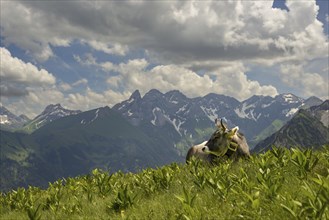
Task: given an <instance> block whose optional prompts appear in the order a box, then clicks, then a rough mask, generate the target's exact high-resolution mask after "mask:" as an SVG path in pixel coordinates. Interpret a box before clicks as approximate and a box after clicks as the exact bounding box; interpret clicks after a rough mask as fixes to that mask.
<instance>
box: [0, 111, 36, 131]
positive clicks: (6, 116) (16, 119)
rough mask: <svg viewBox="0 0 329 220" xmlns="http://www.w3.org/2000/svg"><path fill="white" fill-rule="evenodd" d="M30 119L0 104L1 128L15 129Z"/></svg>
mask: <svg viewBox="0 0 329 220" xmlns="http://www.w3.org/2000/svg"><path fill="white" fill-rule="evenodd" d="M29 120H30V119H29V118H28V117H27V116H26V115H20V116H16V115H15V114H13V113H11V112H10V111H9V110H8V109H6V108H5V107H4V106H0V126H1V129H2V130H9V131H11V130H15V129H18V128H21V127H22V126H23V125H24V124H25V123H26V122H28V121H29Z"/></svg>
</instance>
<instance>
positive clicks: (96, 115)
mask: <svg viewBox="0 0 329 220" xmlns="http://www.w3.org/2000/svg"><path fill="white" fill-rule="evenodd" d="M98 113H99V109H97V110H96V112H95V117H94V118H93V119H91V121H90V122H89V124H90V123H91V122H93V121H95V120H96V119H97V118H98Z"/></svg>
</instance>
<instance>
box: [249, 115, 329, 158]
mask: <svg viewBox="0 0 329 220" xmlns="http://www.w3.org/2000/svg"><path fill="white" fill-rule="evenodd" d="M325 144H329V129H328V127H326V126H324V125H323V123H322V122H321V121H320V120H319V119H317V118H316V117H315V116H313V115H312V113H311V112H309V111H307V110H304V109H300V110H299V111H298V113H297V114H296V115H295V116H294V117H293V118H292V119H291V120H290V121H289V122H287V124H285V125H284V126H283V127H282V128H281V129H280V130H278V131H277V132H275V133H274V134H272V135H271V136H269V137H268V138H266V139H265V140H263V141H261V142H260V143H259V144H257V145H256V147H255V148H254V149H252V150H253V151H254V152H262V151H266V150H268V149H270V148H271V146H272V145H275V146H286V147H288V148H290V147H294V146H302V147H310V146H312V147H314V148H318V147H320V146H322V145H325Z"/></svg>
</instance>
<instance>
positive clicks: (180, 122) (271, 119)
mask: <svg viewBox="0 0 329 220" xmlns="http://www.w3.org/2000/svg"><path fill="white" fill-rule="evenodd" d="M321 103H323V102H322V100H320V99H318V98H316V97H311V98H309V99H307V100H304V99H301V98H299V97H296V96H294V95H293V94H281V95H278V96H276V97H266V96H253V97H251V98H249V99H247V100H245V101H243V102H240V101H238V100H236V99H234V98H232V97H228V96H224V95H218V94H208V95H206V96H204V97H197V98H188V97H186V96H185V95H184V94H182V93H181V92H179V91H177V90H175V91H170V92H167V93H161V92H159V91H158V90H155V89H153V90H150V91H149V92H148V93H146V94H145V95H144V96H143V97H142V96H141V94H140V93H139V91H138V90H137V91H135V92H134V93H133V94H132V95H131V97H130V98H129V99H128V100H125V101H123V102H121V103H118V104H117V105H115V106H113V107H112V108H109V107H101V108H97V109H93V110H89V111H85V112H81V111H72V110H68V109H64V108H63V107H62V106H61V105H60V104H56V105H50V106H48V107H46V109H45V110H44V111H43V112H42V113H41V114H40V115H38V116H37V117H35V118H34V119H33V120H29V121H27V122H25V124H24V125H21V127H18V126H17V127H16V128H15V129H16V132H10V131H5V130H4V129H3V124H1V130H0V134H1V140H0V150H1V155H0V156H1V157H0V159H1V161H0V169H1V170H2V172H1V173H0V186H1V190H8V189H12V188H15V187H17V186H27V185H29V184H32V185H36V186H46V185H47V184H48V182H51V181H54V180H56V179H58V178H61V177H67V176H76V175H80V174H85V173H88V172H89V171H90V170H92V169H93V168H95V167H98V168H102V169H110V170H111V171H117V170H122V171H137V170H138V169H142V168H145V167H155V166H161V165H163V164H166V163H169V162H174V161H176V162H183V161H184V157H185V154H186V151H187V149H188V148H189V147H190V146H192V145H194V144H196V143H200V142H202V141H204V140H206V139H207V138H209V136H210V135H211V133H212V132H213V131H214V128H215V127H214V119H215V118H223V119H224V120H226V122H227V123H228V125H229V126H230V127H232V126H239V127H240V130H241V131H242V132H243V133H244V134H245V135H246V137H247V140H248V143H249V145H250V146H251V147H252V146H255V145H256V144H257V142H260V143H261V141H263V140H264V139H265V138H266V137H268V136H270V135H272V134H275V132H276V131H278V130H280V129H283V128H284V125H285V124H286V123H287V122H288V123H289V120H290V119H294V118H295V117H296V116H297V115H298V114H299V112H300V111H306V112H307V114H309V115H311V116H312V117H315V118H316V119H317V120H318V121H319V122H320V123H322V122H321V121H326V120H327V117H326V116H325V114H326V112H328V106H327V104H323V105H321ZM324 103H326V102H324ZM313 105H316V107H312V108H310V106H313ZM303 109H304V110H303ZM309 109H311V110H309ZM296 113H297V114H296ZM6 115H10V114H9V113H6ZM16 117H17V116H16ZM7 118H8V117H7ZM12 118H15V117H12ZM12 122H13V121H12ZM309 125H311V124H310V123H309V124H307V123H306V125H305V126H309ZM282 126H283V127H282ZM314 127H318V126H317V125H316V123H315V124H314ZM307 129H308V128H307ZM320 129H321V131H322V132H323V131H328V130H325V129H323V128H320ZM311 130H312V129H311ZM305 137H306V136H305ZM266 143H267V142H266ZM257 146H258V145H257ZM262 146H264V148H266V146H267V145H266V146H265V145H262ZM257 149H258V148H257Z"/></svg>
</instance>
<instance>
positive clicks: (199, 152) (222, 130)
mask: <svg viewBox="0 0 329 220" xmlns="http://www.w3.org/2000/svg"><path fill="white" fill-rule="evenodd" d="M215 124H216V126H217V129H216V131H215V132H214V133H213V134H212V135H211V137H210V139H209V140H208V141H207V142H203V143H201V144H199V145H195V146H193V147H191V148H190V149H189V151H188V153H187V155H186V162H188V161H189V160H190V158H191V157H192V156H194V157H196V158H199V159H202V160H205V161H207V162H213V161H214V160H215V159H216V158H218V157H223V156H227V157H229V158H232V159H237V158H239V157H249V156H250V153H249V146H248V144H247V140H246V138H245V137H244V136H243V134H241V133H239V132H238V130H239V128H238V127H235V128H232V129H227V127H226V126H225V125H224V123H223V121H222V120H221V121H220V123H218V120H217V119H216V120H215Z"/></svg>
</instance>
